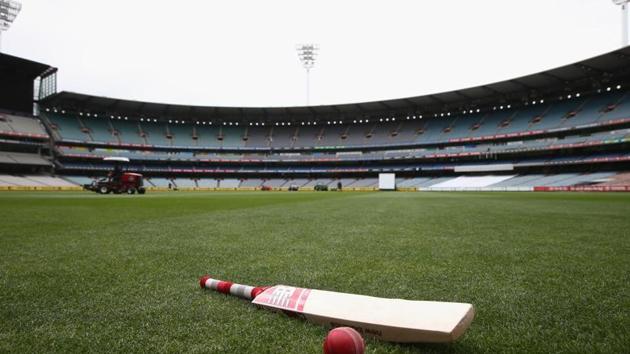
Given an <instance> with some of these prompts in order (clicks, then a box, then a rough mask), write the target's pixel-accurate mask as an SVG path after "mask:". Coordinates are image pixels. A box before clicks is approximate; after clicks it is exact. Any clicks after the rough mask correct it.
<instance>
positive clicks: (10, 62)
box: [0, 53, 51, 79]
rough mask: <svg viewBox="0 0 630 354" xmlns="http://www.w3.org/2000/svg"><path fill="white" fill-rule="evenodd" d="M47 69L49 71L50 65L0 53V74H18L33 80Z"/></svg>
mask: <svg viewBox="0 0 630 354" xmlns="http://www.w3.org/2000/svg"><path fill="white" fill-rule="evenodd" d="M48 69H51V66H50V65H47V64H42V63H38V62H35V61H31V60H27V59H22V58H18V57H14V56H12V55H8V54H2V53H0V73H12V74H14V75H16V74H19V75H20V76H24V77H30V78H31V79H35V78H36V77H38V76H40V75H41V74H43V73H44V72H45V71H46V70H48Z"/></svg>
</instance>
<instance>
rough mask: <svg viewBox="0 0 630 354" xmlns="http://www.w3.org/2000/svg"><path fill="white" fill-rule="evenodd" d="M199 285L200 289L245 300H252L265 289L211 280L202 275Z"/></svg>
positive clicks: (207, 276)
mask: <svg viewBox="0 0 630 354" xmlns="http://www.w3.org/2000/svg"><path fill="white" fill-rule="evenodd" d="M199 285H200V286H201V288H202V289H203V288H206V289H212V290H215V291H218V292H220V293H223V294H226V295H232V296H236V297H240V298H243V299H247V300H253V299H254V298H255V297H256V296H258V294H260V293H262V292H263V291H265V289H267V288H263V287H253V286H249V285H242V284H236V283H232V282H230V281H224V280H218V279H213V278H212V277H210V276H209V275H204V276H203V277H201V278H199Z"/></svg>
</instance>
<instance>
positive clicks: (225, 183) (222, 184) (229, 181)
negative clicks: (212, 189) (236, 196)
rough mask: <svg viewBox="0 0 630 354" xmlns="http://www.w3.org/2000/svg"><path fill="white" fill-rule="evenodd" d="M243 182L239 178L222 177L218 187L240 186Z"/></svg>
mask: <svg viewBox="0 0 630 354" xmlns="http://www.w3.org/2000/svg"><path fill="white" fill-rule="evenodd" d="M240 184H241V181H240V180H238V179H222V180H219V184H218V187H219V188H238V187H239V186H240Z"/></svg>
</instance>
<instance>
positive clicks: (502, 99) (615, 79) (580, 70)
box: [42, 47, 630, 122]
mask: <svg viewBox="0 0 630 354" xmlns="http://www.w3.org/2000/svg"><path fill="white" fill-rule="evenodd" d="M532 55H535V54H532ZM628 82H630V47H625V48H622V49H619V50H616V51H613V52H610V53H607V54H603V55H600V56H597V57H594V58H591V59H587V60H583V61H580V62H578V63H574V64H570V65H566V66H563V67H559V68H556V69H552V70H548V71H544V72H540V73H537V74H533V75H528V76H523V77H519V78H515V79H512V80H506V81H501V82H497V83H493V84H488V85H482V86H477V87H471V88H466V89H461V90H455V91H450V92H443V93H436V94H430V95H424V96H417V97H408V98H401V99H393V100H384V101H372V102H363V103H350V104H340V105H324V106H307V107H271V108H264V107H259V108H255V107H205V106H186V105H173V104H163V103H150V102H140V101H131V100H123V99H115V98H107V97H97V96H91V95H84V94H80V93H74V92H61V93H58V94H55V95H52V96H49V97H47V98H46V99H45V100H43V101H42V104H43V105H44V106H45V107H50V108H52V107H57V108H59V109H64V110H66V111H69V112H72V111H75V112H92V113H98V114H110V115H116V116H119V115H120V116H128V117H133V118H141V117H144V118H151V119H158V120H166V119H180V120H186V121H191V120H197V121H202V120H212V121H241V122H248V121H271V122H273V121H280V120H282V121H284V120H289V121H302V120H326V119H333V118H334V119H344V118H359V117H366V118H367V117H374V116H379V115H380V116H383V115H423V114H424V115H428V114H435V113H438V114H439V113H447V112H453V113H458V112H461V111H463V110H467V111H468V110H471V109H474V110H476V109H481V110H485V109H489V108H490V107H492V106H497V105H500V104H505V105H507V104H511V105H513V106H518V105H522V104H526V102H529V101H531V100H537V99H545V100H547V101H553V100H555V99H558V98H559V97H561V96H564V95H567V94H574V93H576V92H581V93H583V94H586V93H587V92H592V91H597V90H599V89H604V88H606V87H607V86H609V85H618V84H625V83H628Z"/></svg>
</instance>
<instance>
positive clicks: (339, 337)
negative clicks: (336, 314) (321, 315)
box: [324, 327, 365, 354]
mask: <svg viewBox="0 0 630 354" xmlns="http://www.w3.org/2000/svg"><path fill="white" fill-rule="evenodd" d="M364 352H365V342H364V341H363V337H361V335H360V334H359V332H357V331H355V330H354V329H352V328H350V327H337V328H333V329H331V330H330V332H328V335H327V336H326V340H324V354H363V353H364Z"/></svg>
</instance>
